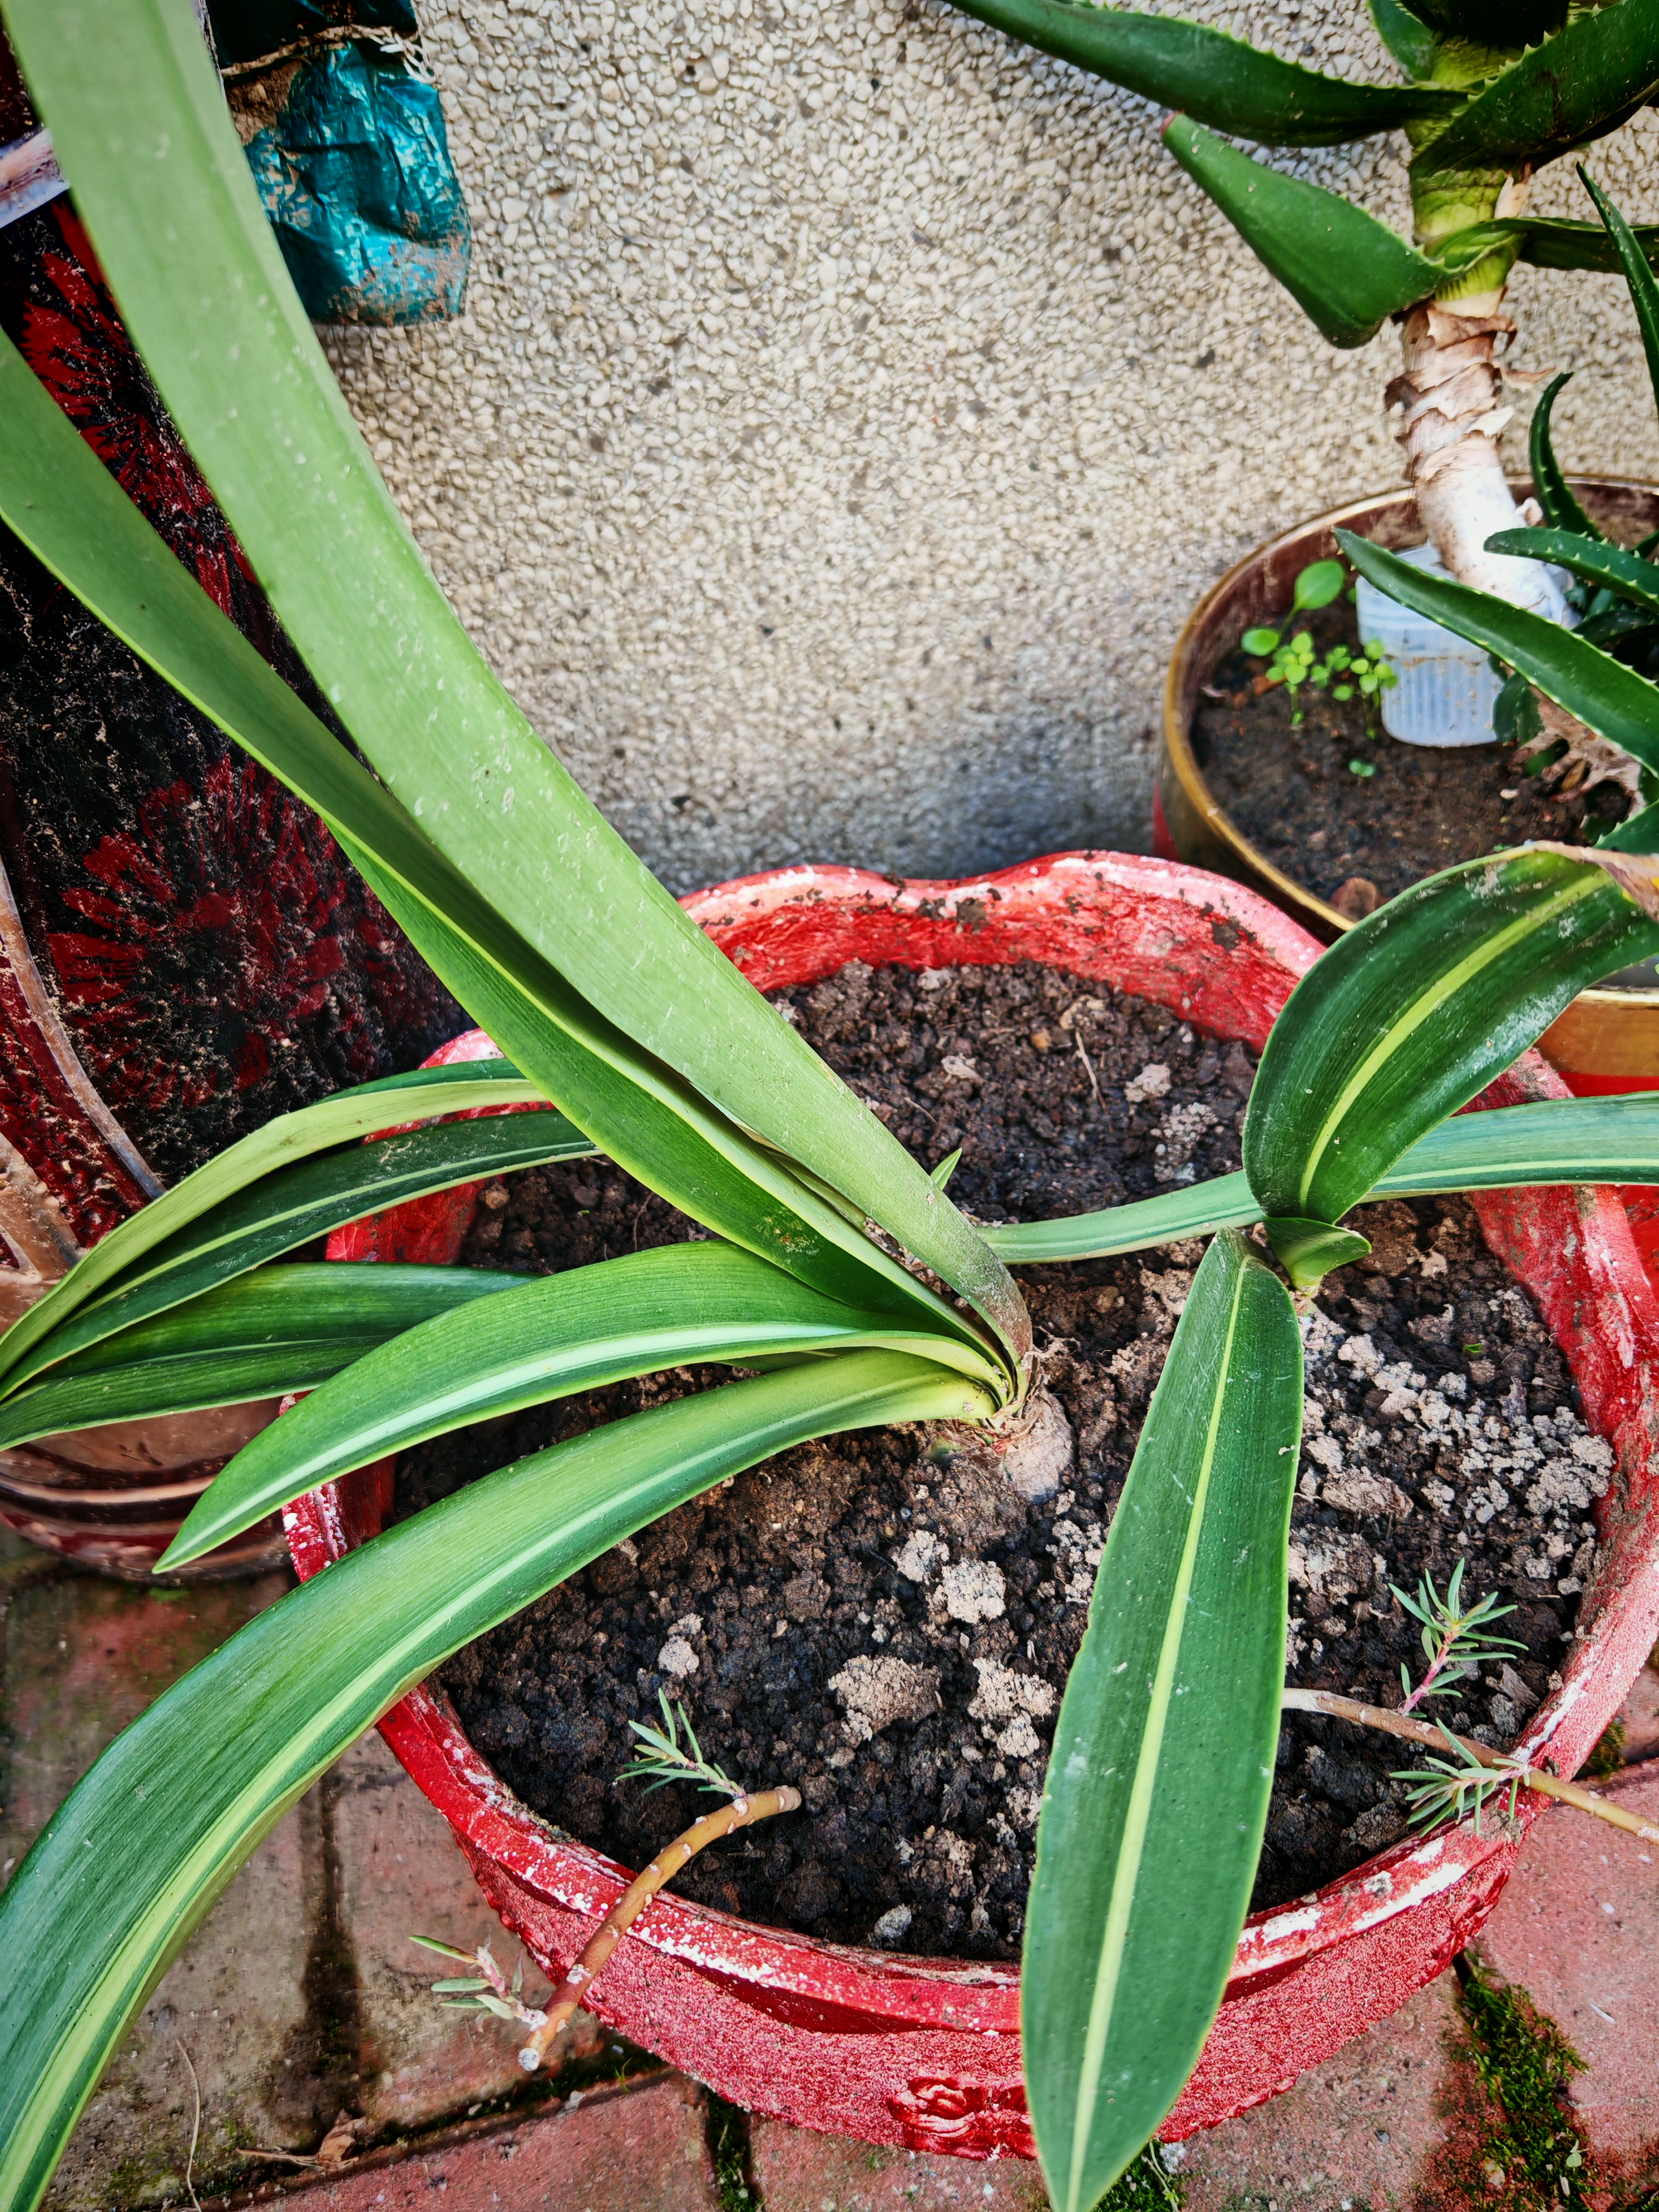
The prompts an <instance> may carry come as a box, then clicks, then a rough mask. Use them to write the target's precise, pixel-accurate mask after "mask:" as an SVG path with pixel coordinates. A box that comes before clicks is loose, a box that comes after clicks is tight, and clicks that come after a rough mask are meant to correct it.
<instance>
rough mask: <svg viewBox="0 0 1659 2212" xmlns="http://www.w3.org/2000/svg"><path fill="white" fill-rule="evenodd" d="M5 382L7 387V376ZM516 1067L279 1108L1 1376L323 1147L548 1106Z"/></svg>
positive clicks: (448, 1071)
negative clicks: (75, 1317) (127, 1278)
mask: <svg viewBox="0 0 1659 2212" xmlns="http://www.w3.org/2000/svg"><path fill="white" fill-rule="evenodd" d="M0 343H3V340H0ZM0 389H3V379H0ZM79 442H80V441H79V440H78V439H77V440H76V443H77V444H79ZM508 1067H509V1063H508V1062H507V1061H506V1060H471V1061H464V1062H461V1063H459V1064H458V1065H457V1066H451V1067H426V1068H420V1069H417V1070H416V1072H415V1073H413V1074H411V1075H401V1076H394V1077H391V1078H382V1079H380V1080H379V1081H377V1082H374V1083H361V1084H358V1085H356V1086H355V1088H353V1089H352V1090H349V1091H337V1092H336V1093H335V1095H334V1096H333V1097H331V1098H324V1099H320V1100H319V1102H318V1103H317V1104H316V1105H314V1106H301V1107H300V1108H298V1109H296V1110H295V1112H293V1113H292V1114H280V1115H277V1116H276V1120H274V1121H267V1122H266V1123H265V1125H264V1128H262V1129H256V1130H254V1132H253V1133H252V1135H251V1136H247V1137H243V1138H242V1139H240V1141H239V1142H238V1143H236V1144H234V1145H231V1146H228V1147H227V1148H226V1150H225V1151H223V1152H220V1153H218V1154H217V1155H216V1157H215V1158H212V1159H210V1160H209V1161H208V1162H207V1163H206V1164H205V1165H204V1166H202V1167H199V1168H197V1170H196V1171H195V1173H194V1174H193V1175H188V1176H185V1179H184V1181H183V1182H179V1183H175V1184H174V1185H173V1188H172V1189H171V1190H167V1191H163V1193H162V1194H161V1197H160V1198H156V1199H152V1200H151V1201H150V1203H149V1205H148V1206H145V1207H143V1210H142V1211H141V1212H137V1213H135V1214H133V1215H131V1217H130V1218H128V1219H127V1220H125V1221H124V1222H122V1223H120V1224H119V1225H118V1227H116V1228H114V1229H112V1230H111V1231H110V1232H109V1234H108V1236H107V1237H102V1238H100V1241H99V1242H98V1243H96V1244H95V1245H94V1247H93V1249H92V1250H91V1251H90V1252H88V1254H87V1255H86V1257H85V1258H84V1259H82V1260H78V1261H76V1264H75V1266H74V1267H71V1268H70V1271H69V1273H68V1274H67V1275H65V1276H64V1279H63V1280H62V1282H60V1283H55V1284H54V1285H52V1289H51V1290H50V1291H47V1292H46V1296H45V1297H42V1298H40V1299H38V1300H37V1301H36V1303H35V1304H33V1305H32V1306H31V1307H30V1308H29V1310H28V1311H27V1313H25V1314H23V1315H22V1316H21V1317H20V1318H19V1319H18V1320H16V1321H15V1322H13V1323H12V1325H11V1327H10V1328H9V1329H7V1330H6V1332H5V1333H4V1334H3V1335H0V1376H3V1375H5V1374H6V1373H7V1372H8V1370H9V1369H11V1368H13V1367H15V1365H16V1364H17V1363H18V1361H19V1360H20V1359H21V1358H22V1357H23V1355H24V1353H25V1352H27V1350H28V1349H29V1347H30V1346H31V1345H33V1344H36V1343H38V1342H39V1341H40V1339H41V1338H42V1337H43V1336H45V1335H46V1334H47V1333H48V1332H49V1331H50V1330H52V1329H53V1328H56V1327H57V1326H58V1323H59V1322H61V1321H63V1320H64V1318H65V1317H66V1316H68V1315H70V1314H71V1313H73V1312H75V1310H76V1308H77V1307H79V1306H82V1305H84V1304H85V1303H86V1302H87V1300H88V1298H90V1297H94V1296H95V1295H96V1294H97V1293H98V1292H99V1291H106V1290H107V1289H108V1288H109V1287H110V1285H112V1283H113V1282H114V1281H115V1280H116V1279H117V1278H118V1277H119V1276H121V1275H122V1274H124V1273H125V1272H126V1270H127V1269H128V1268H130V1267H135V1266H136V1265H137V1262H138V1261H140V1260H142V1259H143V1256H144V1255H145V1254H146V1253H148V1252H153V1251H154V1250H155V1248H156V1246H157V1245H158V1244H162V1243H166V1242H167V1239H168V1238H169V1237H173V1236H174V1235H176V1234H177V1233H178V1231H179V1230H181V1229H183V1228H185V1227H186V1226H187V1225H189V1224H190V1223H191V1222H192V1221H197V1220H199V1219H200V1218H201V1217H202V1215H204V1213H208V1212H211V1211H212V1210H213V1209H214V1208H215V1207H216V1206H222V1205H223V1204H224V1203H225V1202H226V1200H228V1199H231V1198H234V1197H235V1196H236V1195H237V1194H239V1193H240V1192H242V1191H245V1190H248V1189H251V1188H252V1187H253V1186H254V1185H255V1184H256V1183H258V1182H261V1181H262V1180H263V1179H264V1177H266V1176H270V1175H273V1174H276V1173H278V1172H280V1171H282V1170H284V1169H286V1168H288V1167H289V1166H292V1165H294V1164H295V1163H297V1162H299V1161H301V1160H305V1159H309V1158H314V1157H315V1156H316V1154H318V1153H319V1152H331V1151H332V1150H333V1149H334V1148H335V1147H336V1146H343V1145H345V1144H348V1143H349V1142H350V1140H351V1139H353V1138H357V1137H367V1136H369V1135H371V1134H373V1133H374V1132H376V1131H377V1130H381V1129H386V1128H388V1127H396V1126H397V1125H398V1123H400V1122H404V1121H416V1120H418V1119H420V1118H421V1117H422V1115H433V1114H439V1113H443V1114H459V1113H471V1112H475V1111H477V1109H480V1108H484V1107H492V1106H494V1107H500V1106H540V1105H543V1104H544V1103H545V1101H544V1094H543V1092H542V1091H539V1090H538V1088H537V1087H536V1085H534V1084H533V1083H526V1082H525V1081H523V1080H522V1079H521V1078H520V1077H519V1075H518V1073H517V1071H516V1070H513V1071H512V1072H511V1073H501V1072H500V1071H505V1070H507V1069H508ZM492 1070H494V1071H497V1072H496V1073H491V1071H492ZM515 1118H516V1117H515ZM542 1127H543V1133H548V1132H547V1131H546V1125H545V1124H543V1125H542ZM557 1136H558V1140H559V1141H560V1143H561V1144H564V1143H568V1145H569V1146H570V1150H569V1152H567V1153H566V1154H565V1155H564V1157H566V1158H575V1157H576V1156H577V1155H578V1154H579V1153H580V1152H582V1151H584V1150H586V1151H587V1152H591V1151H592V1146H591V1145H589V1144H588V1143H587V1140H586V1139H585V1138H584V1137H583V1136H582V1133H581V1132H580V1130H579V1129H578V1128H576V1127H575V1126H574V1123H571V1122H567V1123H566V1124H565V1126H564V1128H563V1129H562V1130H561V1131H559V1132H558V1133H557ZM345 1218H347V1219H349V1218H351V1217H350V1216H349V1215H348V1216H346V1217H345Z"/></svg>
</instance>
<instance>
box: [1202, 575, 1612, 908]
mask: <svg viewBox="0 0 1659 2212" xmlns="http://www.w3.org/2000/svg"><path fill="white" fill-rule="evenodd" d="M1295 627H1296V628H1297V629H1307V630H1308V631H1310V634H1311V635H1312V637H1313V641H1314V644H1315V647H1316V649H1317V652H1318V655H1319V657H1320V659H1324V657H1325V655H1326V654H1327V653H1328V652H1329V651H1330V649H1331V647H1333V646H1334V645H1337V644H1345V645H1347V646H1349V647H1352V649H1354V650H1356V651H1357V650H1358V645H1359V632H1358V625H1357V622H1356V617H1355V614H1354V610H1353V608H1352V606H1351V605H1349V604H1348V602H1347V600H1346V598H1345V599H1338V600H1336V601H1334V603H1333V604H1332V605H1330V606H1328V607H1322V608H1321V609H1320V611H1318V613H1316V614H1314V615H1311V616H1308V617H1304V618H1299V619H1298V620H1297V623H1296V625H1295ZM1266 666H1267V663H1266V661H1265V660H1262V659H1260V658H1259V657H1253V656H1251V655H1250V654H1249V653H1243V652H1239V651H1235V652H1233V653H1230V654H1229V655H1228V657H1227V659H1225V660H1224V661H1223V662H1222V663H1221V665H1220V666H1219V667H1218V669H1217V671H1216V673H1215V675H1214V676H1213V678H1212V679H1211V684H1210V695H1209V696H1206V695H1205V694H1203V693H1200V696H1199V702H1198V712H1197V714H1195V715H1194V718H1193V731H1192V742H1193V752H1194V757H1195V758H1196V760H1197V762H1198V764H1199V766H1200V768H1201V769H1203V771H1204V775H1205V777H1206V781H1208V783H1209V786H1210V788H1211V790H1212V792H1213V793H1215V796H1216V798H1217V799H1218V802H1219V803H1220V805H1222V806H1223V807H1225V810H1226V811H1227V813H1228V814H1229V815H1230V816H1231V818H1232V820H1233V821H1234V822H1235V823H1237V826H1238V828H1239V829H1242V830H1243V833H1244V835H1245V836H1247V837H1248V838H1249V840H1250V842H1251V843H1252V844H1253V845H1255V848H1256V849H1257V850H1258V851H1259V852H1260V853H1261V854H1263V855H1264V856H1265V857H1266V858H1267V860H1271V861H1272V862H1273V866H1275V867H1276V868H1279V869H1282V870H1283V871H1284V872H1285V874H1286V875H1287V876H1289V877H1290V878H1291V879H1292V881H1294V882H1296V883H1299V884H1304V885H1305V886H1306V888H1307V889H1308V890H1310V891H1314V892H1316V894H1317V895H1318V896H1320V897H1321V898H1322V899H1327V900H1330V901H1335V900H1336V896H1337V894H1338V892H1339V891H1340V890H1341V889H1342V887H1343V885H1344V884H1346V883H1348V882H1350V881H1351V880H1352V879H1354V878H1358V879H1359V880H1360V881H1361V882H1362V883H1364V884H1369V885H1370V886H1372V887H1373V888H1374V889H1375V890H1376V894H1377V897H1378V899H1379V900H1387V899H1391V898H1393V897H1395V896H1396V895H1397V894H1398V893H1399V892H1401V891H1403V890H1406V889H1407V887H1408V886H1409V885H1410V884H1414V883H1417V882H1419V881H1420V880H1421V878H1423V877H1425V876H1431V875H1433V874H1434V873H1436V872H1437V870H1439V869H1441V868H1449V867H1452V866H1455V865H1456V863H1457V862H1458V861H1460V860H1476V859H1478V858H1479V857H1480V854H1483V853H1491V852H1494V851H1496V850H1498V849H1499V848H1503V847H1506V846H1510V845H1519V844H1521V843H1522V842H1523V841H1524V840H1525V839H1527V838H1528V837H1555V838H1561V839H1565V841H1567V842H1569V843H1573V844H1577V843H1582V842H1586V840H1587V839H1594V838H1595V836H1599V835H1600V834H1601V829H1605V828H1606V827H1607V825H1608V824H1609V823H1613V822H1616V821H1618V820H1620V818H1621V817H1622V816H1623V814H1624V812H1625V810H1626V805H1627V803H1628V801H1627V799H1626V793H1624V792H1623V791H1622V790H1620V789H1618V788H1616V787H1614V786H1613V785H1601V786H1598V787H1596V789H1595V790H1594V791H1592V792H1591V793H1589V797H1588V799H1584V798H1583V797H1579V796H1577V795H1574V794H1570V795H1569V796H1567V797H1565V798H1559V799H1558V798H1553V797H1552V796H1551V794H1550V793H1548V792H1547V790H1546V789H1545V788H1544V787H1543V786H1542V785H1541V782H1540V781H1539V780H1538V779H1537V778H1536V777H1534V776H1528V775H1526V774H1525V773H1524V771H1523V769H1522V768H1521V767H1520V766H1518V765H1517V763H1516V758H1515V755H1514V752H1513V750H1512V749H1510V747H1508V746H1504V745H1498V744H1490V745H1447V746H1439V745H1407V744H1401V743H1400V742H1399V741H1398V740H1397V739H1395V738H1390V737H1389V736H1388V735H1386V733H1384V732H1382V730H1381V726H1380V725H1379V726H1378V734H1377V735H1376V737H1375V738H1370V737H1368V736H1367V735H1366V728H1365V707H1364V701H1363V700H1361V699H1360V698H1358V696H1356V697H1355V698H1353V699H1352V700H1349V701H1346V702H1340V701H1338V700H1335V699H1333V698H1332V697H1331V696H1330V694H1329V692H1328V691H1317V690H1315V689H1314V687H1313V686H1312V685H1311V684H1304V686H1303V687H1302V690H1301V692H1300V694H1299V695H1298V696H1299V697H1300V700H1301V704H1302V714H1303V720H1302V722H1301V725H1300V726H1299V727H1297V726H1293V725H1292V722H1291V714H1293V712H1294V711H1295V708H1294V707H1293V704H1292V702H1291V697H1290V695H1289V694H1288V693H1287V692H1286V690H1285V688H1284V686H1283V685H1282V684H1275V685H1274V686H1273V689H1272V690H1267V691H1261V692H1258V691H1257V690H1255V681H1256V679H1257V678H1259V677H1260V676H1261V673H1262V671H1264V670H1265V668H1266ZM1216 694H1218V695H1219V696H1214V695H1216ZM1354 760H1359V761H1362V762H1364V763H1366V764H1367V765H1369V766H1370V768H1371V769H1373V771H1374V773H1373V774H1371V775H1368V776H1362V775H1355V774H1354V772H1353V770H1352V769H1351V767H1350V766H1349V763H1350V762H1352V761H1354ZM1505 792H1513V793H1515V797H1514V798H1513V799H1506V798H1505V797H1504V793H1505ZM1587 808H1588V810H1589V812H1590V814H1591V817H1592V826H1591V827H1590V828H1589V829H1588V830H1586V829H1584V827H1583V824H1584V820H1585V815H1586V811H1587ZM1597 817H1599V826H1597ZM1367 910H1368V908H1367V902H1365V901H1364V900H1363V899H1362V900H1361V902H1359V903H1358V905H1357V906H1354V907H1353V908H1352V909H1351V908H1350V907H1349V906H1348V905H1347V903H1346V902H1344V904H1343V911H1344V912H1350V911H1352V914H1353V915H1356V916H1357V915H1362V914H1364V913H1365V912H1366V911H1367Z"/></svg>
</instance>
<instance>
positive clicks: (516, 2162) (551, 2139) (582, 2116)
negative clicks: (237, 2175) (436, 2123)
mask: <svg viewBox="0 0 1659 2212" xmlns="http://www.w3.org/2000/svg"><path fill="white" fill-rule="evenodd" d="M573 2105H574V2110H573V2109H572V2106H573ZM275 2202H276V2203H277V2204H278V2205H280V2206H281V2207H282V2212H433V2207H434V2206H435V2205H436V2206H441V2208H442V2212H544V2208H545V2212H719V2205H720V2197H719V2193H718V2191H716V2189H715V2186H714V2168H713V2166H711V2164H710V2163H709V2158H708V2140H707V2122H706V2117H705V2111H704V2105H703V2094H702V2090H701V2089H699V2088H698V2087H696V2084H695V2083H694V2082H691V2081H687V2080H686V2079H685V2077H684V2075H680V2074H666V2075H656V2076H654V2077H653V2079H652V2080H650V2081H643V2082H641V2084H640V2085H639V2087H637V2088H629V2089H606V2090H600V2091H599V2092H597V2093H594V2094H592V2095H590V2096H587V2097H584V2098H580V2099H572V2100H567V2101H566V2102H565V2103H564V2104H563V2105H562V2106H558V2107H557V2108H556V2109H555V2110H554V2111H552V2112H544V2113H542V2114H540V2115H539V2116H538V2118H535V2119H533V2120H526V2121H523V2122H521V2123H520V2124H518V2125H517V2126H512V2127H504V2128H500V2129H492V2130H490V2131H489V2134H487V2135H483V2136H473V2137H472V2138H471V2141H469V2142H460V2143H457V2144H453V2145H452V2146H450V2147H449V2148H445V2149H441V2150H435V2151H427V2152H417V2153H416V2154H414V2155H413V2156H411V2157H410V2158H407V2159H404V2160H402V2161H401V2162H399V2163H398V2164H396V2165H390V2166H370V2167H369V2168H368V2170H367V2171H366V2172H362V2173H346V2174H344V2175H343V2176H342V2177H341V2178H340V2179H338V2180H337V2181H328V2182H318V2183H316V2184H314V2185H313V2186H312V2187H310V2188H308V2189H303V2190H299V2191H294V2192H293V2193H292V2194H289V2195H285V2196H283V2197H280V2198H278V2199H276V2200H275Z"/></svg>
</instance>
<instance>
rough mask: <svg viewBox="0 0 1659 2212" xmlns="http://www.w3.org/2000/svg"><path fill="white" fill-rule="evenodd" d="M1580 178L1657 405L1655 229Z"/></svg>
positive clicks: (1584, 174)
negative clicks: (1633, 221) (1612, 258)
mask: <svg viewBox="0 0 1659 2212" xmlns="http://www.w3.org/2000/svg"><path fill="white" fill-rule="evenodd" d="M1620 5H1621V6H1623V7H1628V6H1629V5H1631V0H1620ZM1655 20H1656V23H1659V0H1656V16H1655ZM1653 42H1654V46H1655V48H1656V51H1659V29H1656V31H1655V33H1654V34H1653ZM1655 74H1656V76H1659V66H1656V70H1655ZM1578 178H1579V181H1580V183H1581V184H1582V185H1583V187H1584V190H1585V191H1587V192H1588V193H1589V196H1590V197H1591V198H1592V199H1593V200H1594V201H1595V212H1596V213H1597V215H1599V216H1601V220H1602V222H1604V223H1605V224H1606V226H1607V236H1608V238H1609V239H1610V240H1612V242H1613V250H1614V252H1616V253H1617V254H1618V256H1619V266H1620V270H1622V271H1623V274H1624V278H1625V283H1626V285H1627V286H1628V287H1629V289H1630V301H1631V305H1632V307H1634V308H1635V310H1636V322H1637V327H1638V329H1639V330H1640V331H1641V333H1642V350H1643V352H1644V354H1646V356H1647V360H1648V383H1649V385H1650V386H1651V388H1652V391H1653V395H1654V398H1655V401H1656V404H1659V283H1656V282H1655V281H1654V275H1653V270H1652V269H1651V267H1650V265H1649V253H1650V247H1649V246H1648V240H1650V238H1652V237H1653V235H1654V234H1655V232H1654V226H1653V225H1651V224H1647V225H1644V229H1643V233H1642V235H1641V236H1640V237H1638V235H1637V234H1636V232H1635V231H1633V230H1632V228H1631V227H1630V225H1629V223H1627V222H1626V220H1625V218H1624V216H1622V215H1621V214H1620V211H1619V210H1618V209H1617V208H1616V207H1614V205H1613V202H1612V201H1611V200H1610V199H1609V198H1608V197H1607V194H1606V193H1605V192H1604V191H1602V190H1601V186H1600V185H1598V184H1597V183H1596V181H1595V178H1594V177H1592V176H1591V174H1590V173H1589V170H1588V169H1587V168H1586V167H1584V165H1583V162H1582V161H1581V162H1580V163H1579V164H1578Z"/></svg>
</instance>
